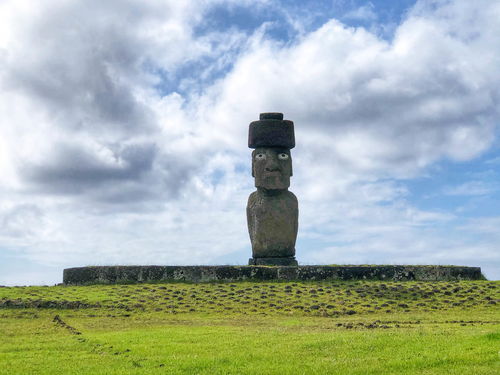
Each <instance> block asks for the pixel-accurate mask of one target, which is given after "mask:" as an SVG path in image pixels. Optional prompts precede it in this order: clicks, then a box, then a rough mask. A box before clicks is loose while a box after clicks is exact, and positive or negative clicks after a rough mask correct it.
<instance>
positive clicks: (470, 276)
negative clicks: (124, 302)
mask: <svg viewBox="0 0 500 375" xmlns="http://www.w3.org/2000/svg"><path fill="white" fill-rule="evenodd" d="M481 279H484V277H483V275H482V274H481V268H479V267H461V266H298V267H285V266H95V267H77V268H67V269H65V270H64V274H63V282H64V284H66V285H86V284H120V283H145V282H173V281H174V282H175V281H184V282H229V281H232V282H234V281H245V280H246V281H270V280H280V281H290V280H393V281H399V280H419V281H449V280H481Z"/></svg>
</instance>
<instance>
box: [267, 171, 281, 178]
mask: <svg viewBox="0 0 500 375" xmlns="http://www.w3.org/2000/svg"><path fill="white" fill-rule="evenodd" d="M264 176H265V177H280V176H281V172H280V171H271V172H265V173H264Z"/></svg>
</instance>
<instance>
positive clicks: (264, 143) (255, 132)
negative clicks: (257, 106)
mask: <svg viewBox="0 0 500 375" xmlns="http://www.w3.org/2000/svg"><path fill="white" fill-rule="evenodd" d="M248 147H250V148H257V147H284V148H288V149H291V148H294V147H295V132H294V127H293V121H290V120H283V113H278V112H270V113H261V114H260V120H259V121H253V122H251V123H250V125H249V128H248Z"/></svg>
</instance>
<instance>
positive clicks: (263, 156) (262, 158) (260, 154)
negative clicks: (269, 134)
mask: <svg viewBox="0 0 500 375" xmlns="http://www.w3.org/2000/svg"><path fill="white" fill-rule="evenodd" d="M265 159H266V154H262V153H258V154H256V155H255V160H265Z"/></svg>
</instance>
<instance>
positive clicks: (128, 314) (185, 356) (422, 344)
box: [0, 281, 500, 374]
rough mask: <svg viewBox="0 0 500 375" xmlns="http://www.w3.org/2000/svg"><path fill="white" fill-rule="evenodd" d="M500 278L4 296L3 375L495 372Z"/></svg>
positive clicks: (22, 290) (34, 291)
mask: <svg viewBox="0 0 500 375" xmlns="http://www.w3.org/2000/svg"><path fill="white" fill-rule="evenodd" d="M499 304H500V282H498V281H494V282H493V281H460V282H382V281H359V282H355V281H353V282H288V283H278V282H275V283H273V282H254V283H249V282H238V283H233V284H231V283H219V284H217V283H213V284H212V283H207V284H185V283H172V284H136V285H94V286H79V287H76V286H71V287H70V286H54V287H3V288H0V374H123V373H134V374H135V373H137V374H498V373H500V357H499V351H500V308H499Z"/></svg>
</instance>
